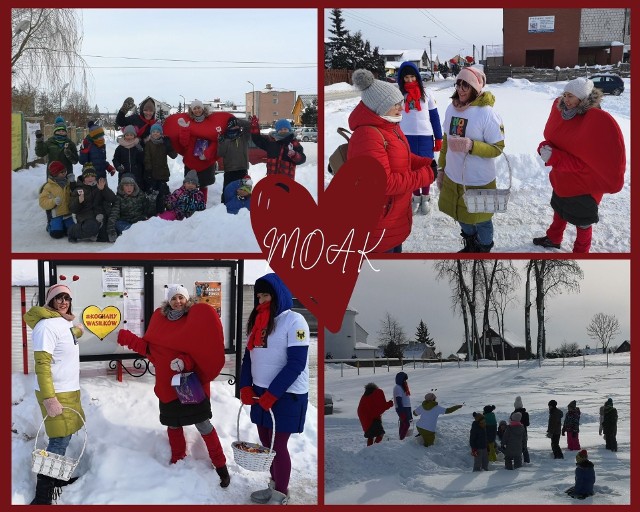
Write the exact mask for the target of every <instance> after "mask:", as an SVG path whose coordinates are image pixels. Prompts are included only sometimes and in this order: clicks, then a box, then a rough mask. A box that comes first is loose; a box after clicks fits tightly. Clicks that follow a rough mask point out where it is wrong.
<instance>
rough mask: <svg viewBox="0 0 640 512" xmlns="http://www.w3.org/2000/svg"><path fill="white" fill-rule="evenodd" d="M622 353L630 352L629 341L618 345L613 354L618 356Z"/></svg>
mask: <svg viewBox="0 0 640 512" xmlns="http://www.w3.org/2000/svg"><path fill="white" fill-rule="evenodd" d="M622 352H631V342H630V341H629V340H624V341H623V342H622V343H620V346H619V347H618V348H617V349H615V351H614V354H620V353H622Z"/></svg>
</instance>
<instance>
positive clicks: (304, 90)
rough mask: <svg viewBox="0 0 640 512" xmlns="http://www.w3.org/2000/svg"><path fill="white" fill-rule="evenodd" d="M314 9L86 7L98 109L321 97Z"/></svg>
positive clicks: (85, 49)
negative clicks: (252, 96)
mask: <svg viewBox="0 0 640 512" xmlns="http://www.w3.org/2000/svg"><path fill="white" fill-rule="evenodd" d="M316 13H317V11H316V10H315V9H187V8H184V9H83V10H82V25H83V35H84V39H83V45H82V55H83V57H84V59H85V60H86V62H87V63H88V64H89V66H91V72H92V75H93V78H94V80H93V89H92V91H91V92H92V97H91V98H90V100H89V104H90V105H91V107H93V106H95V105H96V104H97V105H98V107H99V109H100V111H104V109H109V111H110V112H113V111H114V109H118V108H119V107H120V106H121V105H122V101H123V100H124V99H125V98H126V97H127V96H132V97H133V98H134V100H135V101H136V103H138V102H140V101H141V100H142V99H144V98H145V97H146V96H153V97H154V98H157V99H159V100H162V101H165V102H167V103H169V104H171V105H173V106H175V107H177V106H178V103H179V102H182V97H181V96H180V95H182V96H184V97H185V98H186V101H187V102H189V101H191V100H193V99H195V98H197V99H200V100H212V99H214V98H220V99H221V100H222V101H226V100H232V101H234V102H236V103H239V104H242V105H244V104H245V93H247V92H251V91H252V85H251V84H249V83H248V81H251V82H253V84H254V87H255V90H256V91H259V90H263V89H264V87H265V85H266V84H271V85H272V86H273V88H275V89H276V90H278V89H281V90H294V91H296V93H297V94H316V93H317V77H318V73H317V60H318V52H317V47H318V46H317V45H318V37H317V32H318V31H317V27H318V25H317V14H316Z"/></svg>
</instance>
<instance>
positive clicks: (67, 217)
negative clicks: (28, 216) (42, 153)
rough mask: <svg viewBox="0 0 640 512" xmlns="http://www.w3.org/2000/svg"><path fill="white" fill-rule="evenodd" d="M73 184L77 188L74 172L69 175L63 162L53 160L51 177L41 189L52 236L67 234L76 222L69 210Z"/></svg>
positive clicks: (48, 229) (41, 202)
mask: <svg viewBox="0 0 640 512" xmlns="http://www.w3.org/2000/svg"><path fill="white" fill-rule="evenodd" d="M71 178H73V181H71ZM72 186H73V188H75V177H74V176H73V174H72V175H71V176H67V168H66V167H65V165H64V164H63V163H62V162H59V161H58V160H54V161H53V162H51V163H50V164H49V178H48V179H47V182H46V183H45V184H44V185H43V186H42V188H41V189H40V197H39V204H40V208H42V209H43V210H46V212H47V231H48V232H49V235H50V236H51V237H52V238H63V237H65V236H67V231H68V230H69V228H70V227H71V226H73V225H74V224H75V222H74V221H73V216H72V215H71V211H70V210H69V199H70V197H71V187H72Z"/></svg>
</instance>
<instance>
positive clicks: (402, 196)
mask: <svg viewBox="0 0 640 512" xmlns="http://www.w3.org/2000/svg"><path fill="white" fill-rule="evenodd" d="M352 80H353V85H355V86H356V87H357V88H358V89H360V90H361V91H362V101H361V102H360V103H358V105H357V106H356V108H355V109H354V110H353V112H351V114H350V115H349V128H351V131H352V132H353V134H352V135H351V139H350V141H349V149H348V152H347V159H349V158H353V157H356V156H365V155H366V156H372V157H374V158H375V159H376V160H378V161H379V162H380V163H381V164H382V166H383V167H384V169H385V172H386V174H387V186H386V191H385V201H384V204H383V206H382V211H381V212H380V220H379V221H378V225H377V226H376V228H375V230H374V231H373V233H371V235H372V236H371V240H372V241H373V243H374V244H375V243H378V242H379V243H378V245H377V246H376V247H375V249H374V250H373V252H377V253H380V252H393V253H400V252H402V242H404V240H405V239H406V238H407V237H408V236H409V234H410V233H411V225H412V222H413V211H412V209H411V196H412V195H413V191H414V190H418V189H420V188H422V187H426V186H428V185H430V184H431V183H433V178H434V177H433V171H432V170H431V160H432V159H431V158H428V157H422V156H418V155H414V154H413V153H411V149H410V147H409V142H408V141H407V138H406V137H405V135H404V133H403V132H402V129H401V128H400V124H399V123H400V121H401V120H402V104H403V101H404V97H403V95H402V93H401V92H400V90H399V89H398V88H397V87H396V86H395V85H393V84H390V83H388V82H383V81H382V80H376V79H375V78H374V77H373V74H372V73H371V71H368V70H366V69H356V70H355V71H354V72H353V75H352ZM366 199H367V198H362V200H364V201H366Z"/></svg>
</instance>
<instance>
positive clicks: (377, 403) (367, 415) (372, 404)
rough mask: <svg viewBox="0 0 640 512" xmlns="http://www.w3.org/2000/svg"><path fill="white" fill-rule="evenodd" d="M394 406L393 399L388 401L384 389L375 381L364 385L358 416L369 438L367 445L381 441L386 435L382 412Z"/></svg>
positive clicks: (365, 435)
mask: <svg viewBox="0 0 640 512" xmlns="http://www.w3.org/2000/svg"><path fill="white" fill-rule="evenodd" d="M392 407H393V400H389V401H387V399H386V398H385V396H384V391H382V390H381V389H380V388H379V387H378V386H376V385H375V384H374V383H373V382H369V384H367V385H366V386H365V387H364V394H363V395H362V398H360V403H359V404H358V418H360V424H361V425H362V430H364V437H366V438H367V446H371V445H372V444H373V443H379V442H380V441H382V438H383V437H384V428H383V426H382V414H383V413H384V412H385V411H387V410H389V409H391V408H392Z"/></svg>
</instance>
